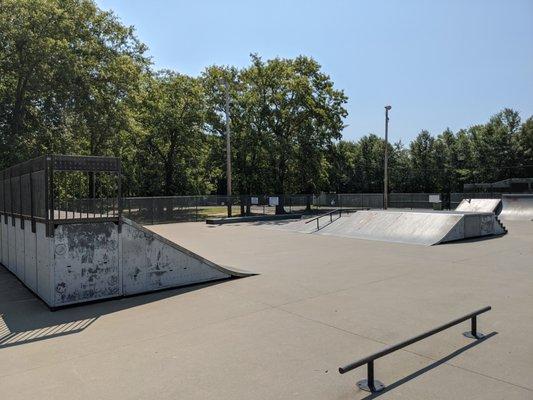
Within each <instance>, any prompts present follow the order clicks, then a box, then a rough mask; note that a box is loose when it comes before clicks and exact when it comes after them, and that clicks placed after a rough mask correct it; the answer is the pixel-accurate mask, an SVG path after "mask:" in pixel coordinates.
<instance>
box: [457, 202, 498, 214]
mask: <svg viewBox="0 0 533 400" xmlns="http://www.w3.org/2000/svg"><path fill="white" fill-rule="evenodd" d="M455 211H461V212H491V213H494V214H496V215H498V214H500V212H501V211H502V201H501V199H463V200H461V202H460V203H459V205H458V206H457V208H456V209H455Z"/></svg>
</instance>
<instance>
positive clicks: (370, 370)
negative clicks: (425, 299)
mask: <svg viewBox="0 0 533 400" xmlns="http://www.w3.org/2000/svg"><path fill="white" fill-rule="evenodd" d="M490 310H491V307H490V306H487V307H484V308H481V309H479V310H477V311H473V312H471V313H469V314H466V315H464V316H462V317H460V318H457V319H454V320H453V321H450V322H448V323H446V324H444V325H441V326H439V327H437V328H434V329H431V330H429V331H427V332H424V333H422V334H420V335H418V336H415V337H412V338H411V339H408V340H405V341H403V342H400V343H398V344H395V345H393V346H389V347H387V348H385V349H383V350H381V351H378V352H376V353H374V354H371V355H369V356H367V357H364V358H361V359H360V360H357V361H355V362H353V363H351V364H348V365H345V366H343V367H340V368H339V373H341V374H345V373H346V372H349V371H351V370H353V369H355V368H358V367H360V366H362V365H364V364H366V365H367V379H364V380H361V381H359V382H357V386H358V387H359V388H360V389H362V390H366V391H367V392H372V393H373V392H379V391H381V390H383V389H384V388H385V385H384V384H383V383H382V382H380V381H378V380H376V379H374V360H376V359H378V358H381V357H383V356H386V355H387V354H390V353H392V352H395V351H396V350H400V349H403V348H404V347H406V346H409V345H411V344H413V343H416V342H418V341H420V340H422V339H425V338H427V337H429V336H432V335H434V334H436V333H439V332H441V331H443V330H445V329H448V328H451V327H452V326H454V325H458V324H460V323H461V322H464V321H466V320H469V319H470V320H471V328H470V331H468V332H464V333H463V335H464V336H466V337H468V338H471V339H482V338H483V337H484V335H483V334H482V333H479V332H478V331H477V316H478V315H479V314H483V313H485V312H487V311H490Z"/></svg>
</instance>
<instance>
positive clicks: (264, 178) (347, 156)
mask: <svg viewBox="0 0 533 400" xmlns="http://www.w3.org/2000/svg"><path fill="white" fill-rule="evenodd" d="M145 51H146V47H145V46H144V45H143V44H142V43H140V42H139V40H138V39H137V38H136V37H135V34H134V31H133V28H131V27H127V26H124V25H123V24H122V23H120V21H119V20H118V19H117V17H116V16H115V15H113V14H112V13H109V12H103V11H101V10H100V9H99V8H98V7H97V6H96V5H95V3H94V1H92V0H1V1H0V148H1V149H2V150H1V157H0V168H3V167H6V166H8V165H12V164H14V163H16V162H19V161H22V160H25V159H28V158H31V157H34V156H37V155H41V154H45V153H67V154H91V155H116V156H119V157H120V158H121V160H122V165H123V174H124V181H123V189H124V193H125V194H126V195H129V196H145V195H185V194H207V193H220V194H225V193H226V174H225V170H226V118H227V117H228V116H227V115H226V99H227V98H229V99H230V101H231V105H230V117H231V118H230V119H231V133H232V135H231V146H232V166H233V174H232V175H233V192H234V194H264V193H270V194H274V193H278V194H283V193H319V192H321V191H325V192H361V191H363V192H380V191H381V190H382V187H383V154H384V141H383V140H382V139H381V138H380V137H378V136H376V135H374V134H369V135H366V136H363V137H361V138H360V139H359V140H358V141H345V140H342V133H343V131H344V130H345V129H346V128H345V126H344V118H345V117H346V115H347V111H346V109H345V104H346V102H347V97H346V95H345V94H344V93H343V91H342V90H339V89H338V88H336V87H335V85H334V83H333V81H332V80H331V78H330V77H329V76H328V75H327V74H326V73H324V72H323V71H322V68H321V66H320V65H319V64H318V63H317V62H316V61H315V60H313V59H312V58H309V57H305V56H300V57H296V58H294V59H283V58H274V59H271V60H263V59H261V57H259V56H258V55H255V54H253V55H251V60H250V64H249V65H248V66H246V67H244V68H236V67H231V66H225V67H221V66H211V67H208V68H206V69H205V71H204V72H203V73H202V74H201V76H200V77H198V78H193V77H189V76H186V75H182V74H179V73H176V72H172V71H159V72H156V71H153V70H152V69H151V68H150V61H149V59H147V58H146V57H145V55H144V53H145ZM388 153H389V175H390V183H389V187H390V189H391V190H392V191H396V192H416V191H424V192H449V191H457V190H461V189H462V186H463V184H464V183H467V182H490V181H496V180H500V179H505V178H510V177H520V176H531V175H533V167H532V166H533V117H530V118H528V119H527V120H526V121H525V122H523V123H522V121H521V119H520V115H519V114H518V112H516V111H514V110H512V109H508V108H506V109H503V110H502V111H501V112H500V113H498V114H496V115H494V116H493V117H492V118H490V120H489V121H488V122H487V123H486V124H481V125H475V126H472V127H469V128H466V129H461V130H459V131H458V132H456V133H454V132H452V131H451V130H449V129H447V130H445V131H444V132H442V133H441V134H440V135H437V136H432V135H431V134H430V133H429V132H427V131H421V132H420V133H419V135H418V136H417V137H416V138H415V139H414V140H413V141H412V142H411V143H409V144H408V145H407V146H404V145H403V144H402V143H401V142H398V143H395V144H389V148H388ZM92 179H93V178H92V177H91V176H88V177H84V178H83V179H81V178H80V179H78V180H76V179H74V180H73V181H72V182H70V181H69V182H65V184H64V185H63V186H64V187H63V186H62V190H63V189H64V190H65V194H64V197H65V198H69V196H70V194H69V193H70V192H72V193H74V192H76V191H80V190H81V191H82V192H88V191H89V188H91V187H92ZM76 182H78V183H76ZM102 186H104V185H101V186H100V187H96V191H98V190H100V191H101V190H103V188H102Z"/></svg>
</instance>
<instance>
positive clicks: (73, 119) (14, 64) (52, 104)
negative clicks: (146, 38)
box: [0, 0, 148, 166]
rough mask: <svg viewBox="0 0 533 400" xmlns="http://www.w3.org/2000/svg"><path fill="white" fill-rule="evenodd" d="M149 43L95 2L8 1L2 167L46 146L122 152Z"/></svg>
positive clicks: (0, 59)
mask: <svg viewBox="0 0 533 400" xmlns="http://www.w3.org/2000/svg"><path fill="white" fill-rule="evenodd" d="M144 51H145V46H144V45H142V44H141V43H140V42H139V41H138V40H137V39H136V37H135V36H134V34H133V28H131V27H125V26H123V25H122V24H121V23H120V22H119V21H118V20H117V18H116V17H115V16H114V15H113V14H112V13H109V12H103V11H101V10H99V9H98V8H97V7H96V5H95V4H94V2H93V1H90V0H49V1H44V0H40V1H38V0H3V1H2V4H1V6H0V144H1V145H2V147H3V148H5V149H8V151H6V153H5V157H3V158H2V160H1V161H0V163H1V164H2V166H6V165H10V164H13V163H14V162H17V161H21V160H23V159H27V158H29V157H32V156H36V155H39V154H42V153H44V152H65V153H81V154H101V155H103V154H117V155H118V151H119V150H120V147H121V146H120V142H121V140H122V136H123V135H124V132H125V131H127V130H128V128H129V125H130V123H131V120H130V117H131V114H130V111H129V101H130V96H131V94H132V92H134V91H135V90H136V87H137V83H138V78H139V76H140V73H141V71H142V70H143V69H144V68H145V67H146V66H147V63H148V61H147V59H146V58H145V57H144V55H143V54H144Z"/></svg>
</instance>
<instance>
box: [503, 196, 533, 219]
mask: <svg viewBox="0 0 533 400" xmlns="http://www.w3.org/2000/svg"><path fill="white" fill-rule="evenodd" d="M502 206H503V207H502V212H501V214H500V217H501V218H502V219H506V220H513V221H531V220H533V194H504V195H502Z"/></svg>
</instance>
